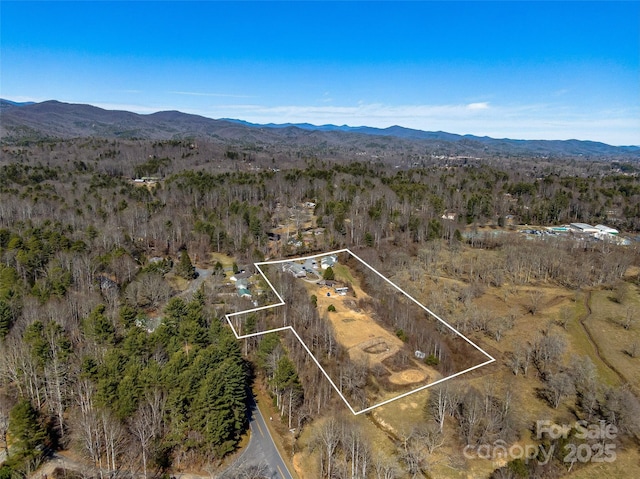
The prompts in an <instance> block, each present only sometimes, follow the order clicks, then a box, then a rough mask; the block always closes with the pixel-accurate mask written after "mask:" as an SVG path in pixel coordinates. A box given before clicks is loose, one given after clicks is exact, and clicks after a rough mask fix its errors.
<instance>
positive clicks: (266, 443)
mask: <svg viewBox="0 0 640 479" xmlns="http://www.w3.org/2000/svg"><path fill="white" fill-rule="evenodd" d="M249 427H250V428H251V437H250V439H249V445H248V446H247V448H246V449H245V450H244V452H243V453H242V454H241V455H240V457H239V458H238V459H237V460H236V461H235V462H234V463H233V464H232V465H231V466H230V467H229V469H227V470H226V471H225V472H224V473H223V474H222V475H221V476H220V477H221V479H232V478H237V477H243V475H244V474H243V473H244V472H246V471H248V469H250V468H259V469H261V470H262V472H263V475H265V476H266V477H269V478H270V479H293V476H292V475H291V473H290V472H289V469H287V466H286V464H285V462H284V460H283V459H282V456H281V455H280V452H278V449H277V448H276V445H275V443H274V442H273V437H271V433H270V432H269V428H268V427H267V424H266V422H265V418H264V417H263V416H262V413H261V412H260V409H258V406H257V405H256V403H255V400H253V399H252V401H251V410H250V418H249Z"/></svg>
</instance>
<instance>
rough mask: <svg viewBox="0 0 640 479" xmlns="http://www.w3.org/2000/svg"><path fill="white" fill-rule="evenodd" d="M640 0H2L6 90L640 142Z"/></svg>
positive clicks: (113, 102)
mask: <svg viewBox="0 0 640 479" xmlns="http://www.w3.org/2000/svg"><path fill="white" fill-rule="evenodd" d="M639 18H640V2H637V1H636V2H631V1H625V2H611V1H609V2H592V1H590V2H576V1H572V2H550V1H543V2H516V1H512V2H508V1H499V2H484V1H474V2H457V1H449V2H415V1H414V2H406V3H400V2H388V3H387V2H314V1H309V2H271V1H262V2H246V1H236V2H206V1H196V2H186V1H185V2H182V1H174V2H170V1H162V2H151V1H143V2H94V1H82V2H59V1H48V2H42V3H41V2H31V1H22V2H11V1H6V0H2V1H1V2H0V21H1V25H0V27H1V29H0V41H1V44H0V53H1V57H0V96H1V97H3V98H8V99H11V100H16V101H42V100H47V99H56V100H60V101H67V102H74V103H89V104H93V105H96V106H101V107H103V108H108V109H126V110H130V111H136V112H139V113H150V112H154V111H159V110H180V111H184V112H188V113H195V114H200V115H203V116H208V117H212V118H239V119H243V120H247V121H252V122H258V123H268V122H275V123H284V122H309V123H315V124H324V123H334V124H349V125H352V126H358V125H368V126H377V127H387V126H391V125H394V124H398V125H402V126H406V127H411V128H419V129H423V130H434V131H435V130H443V131H449V132H453V133H460V134H467V133H468V134H475V135H488V136H492V137H497V138H503V137H508V138H522V139H535V138H541V139H569V138H577V139H584V140H586V139H589V140H597V141H604V142H606V143H610V144H614V145H623V144H625V145H626V144H635V145H640V21H639Z"/></svg>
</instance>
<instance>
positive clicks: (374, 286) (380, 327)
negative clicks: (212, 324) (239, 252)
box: [226, 249, 495, 414]
mask: <svg viewBox="0 0 640 479" xmlns="http://www.w3.org/2000/svg"><path fill="white" fill-rule="evenodd" d="M255 267H256V271H257V272H258V274H259V275H261V277H262V278H261V280H264V281H265V282H266V285H267V286H268V287H269V288H270V289H271V291H269V292H268V293H267V294H266V295H264V296H263V297H261V298H256V299H255V300H254V301H253V305H254V307H253V308H251V309H246V310H242V311H238V312H236V313H231V314H228V315H227V316H226V318H227V321H228V323H229V325H230V326H231V328H232V330H233V332H234V334H235V336H236V337H237V338H238V339H242V338H248V337H252V336H259V335H262V334H267V333H271V332H276V331H285V330H288V331H291V332H292V333H293V334H294V335H295V337H296V338H297V339H298V340H299V341H300V343H301V344H302V346H303V347H304V349H305V350H306V352H307V353H308V354H309V355H310V356H311V358H312V360H313V361H314V362H315V364H316V365H317V366H318V367H319V368H320V370H321V372H322V373H323V375H324V376H325V377H326V378H327V380H329V382H330V383H331V385H332V386H333V387H334V388H335V390H336V391H337V392H338V394H339V395H340V397H341V398H342V400H343V401H344V402H345V404H346V405H347V407H348V408H349V409H350V410H351V412H352V413H353V414H362V413H364V412H367V411H370V410H372V409H374V408H376V407H379V406H382V405H384V404H387V403H389V402H391V401H395V400H397V399H400V398H403V397H406V396H408V395H409V394H413V393H415V392H417V391H421V390H423V389H425V388H428V387H430V386H433V385H435V384H438V383H441V382H443V381H446V380H447V379H451V378H453V377H456V376H459V375H461V374H464V373H466V372H469V371H472V370H475V369H477V368H480V367H482V366H484V365H487V364H489V363H492V362H494V361H495V359H494V358H493V357H491V356H490V355H489V354H488V353H487V352H485V351H484V350H483V349H481V348H480V347H479V346H477V345H476V344H474V343H473V342H472V341H470V340H469V339H468V338H466V337H465V336H464V335H462V334H461V333H460V332H458V331H456V330H455V329H454V328H453V327H452V326H450V325H449V324H448V323H447V322H445V321H444V320H443V319H441V318H440V317H438V316H437V315H436V314H434V313H433V312H432V311H430V310H429V309H428V308H427V307H426V306H424V305H422V304H421V303H419V302H418V301H417V300H415V299H414V298H413V297H412V296H410V295H409V294H407V293H406V292H405V291H403V290H402V289H401V288H399V287H398V286H396V285H395V284H393V283H392V282H391V281H390V280H389V279H387V278H386V277H384V276H383V275H382V274H381V273H379V272H378V271H377V270H376V269H374V268H373V267H371V266H370V265H369V264H368V263H367V262H365V261H363V260H362V259H361V258H359V257H358V256H357V255H355V254H354V253H352V252H351V251H350V250H348V249H344V250H339V251H333V252H329V253H323V254H319V255H313V256H305V257H299V258H290V259H286V260H278V261H266V262H262V263H255ZM329 267H330V268H331V271H332V272H333V274H330V275H327V274H325V273H326V270H327V269H328V268H329ZM249 318H250V321H249ZM243 333H245V334H243Z"/></svg>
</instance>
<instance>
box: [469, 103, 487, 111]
mask: <svg viewBox="0 0 640 479" xmlns="http://www.w3.org/2000/svg"><path fill="white" fill-rule="evenodd" d="M488 108H489V103H487V102H486V101H483V102H479V103H469V104H468V105H467V109H468V110H486V109H488Z"/></svg>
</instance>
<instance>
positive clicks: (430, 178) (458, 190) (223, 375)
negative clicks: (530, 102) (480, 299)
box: [0, 139, 640, 477]
mask: <svg viewBox="0 0 640 479" xmlns="http://www.w3.org/2000/svg"><path fill="white" fill-rule="evenodd" d="M218 150H219V151H218ZM218 150H216V149H215V148H210V149H208V147H207V145H204V144H199V145H198V147H197V148H196V147H195V146H194V145H193V144H192V143H191V142H184V141H176V142H156V143H151V142H144V141H131V142H124V141H106V140H100V139H89V140H83V141H69V142H59V143H42V144H35V145H31V146H24V147H9V146H4V147H3V150H2V158H1V160H0V394H2V398H1V399H2V401H0V409H1V410H0V425H3V424H11V428H13V429H12V430H10V431H9V436H10V437H11V438H12V444H13V446H14V448H15V449H12V450H11V455H10V457H11V460H10V463H9V467H12V468H15V469H16V470H20V471H22V472H23V473H27V472H29V471H30V470H32V469H33V467H35V465H37V461H38V458H39V457H41V452H42V451H43V450H46V449H43V446H46V447H47V448H64V447H72V448H75V449H76V450H78V451H82V452H83V453H84V454H85V455H86V457H87V458H88V459H89V460H90V461H91V462H92V463H93V464H94V465H95V467H96V471H97V472H96V475H97V474H100V473H106V472H108V471H113V470H116V469H132V470H136V468H137V470H144V471H145V472H146V470H162V469H164V468H167V467H169V465H170V464H169V462H173V463H174V464H181V463H190V462H191V463H194V462H204V461H210V462H215V461H216V460H218V459H220V457H222V456H223V455H224V454H226V453H228V452H229V451H231V450H233V448H234V447H235V445H236V443H237V440H238V437H239V435H240V434H241V432H242V431H243V430H244V428H245V426H246V398H247V385H248V384H249V382H250V374H249V368H248V366H247V364H246V363H245V360H244V359H243V355H242V354H241V350H240V345H241V344H240V343H238V342H237V341H235V340H234V339H233V336H232V334H231V333H230V331H229V329H228V328H226V327H224V326H223V325H222V324H221V321H220V317H221V316H222V314H223V313H225V312H228V311H232V310H234V309H236V308H237V306H238V305H237V304H236V301H239V299H238V298H235V296H234V295H233V294H232V295H231V296H229V294H228V292H224V291H223V288H222V283H223V279H224V271H222V269H221V268H218V269H217V270H216V273H215V274H213V275H212V279H211V282H210V283H211V285H210V287H209V289H206V290H200V291H199V292H197V293H195V294H192V295H191V296H193V298H190V297H189V296H188V295H187V296H184V297H183V296H180V297H177V296H176V291H175V290H174V288H173V286H172V283H170V282H169V281H168V279H167V278H168V276H169V275H171V274H172V275H176V276H180V277H182V278H183V279H184V281H186V282H188V281H191V280H192V279H193V277H194V276H196V274H195V271H194V266H193V265H194V264H202V263H203V262H206V261H207V260H208V258H209V255H210V253H211V252H212V251H213V252H221V253H228V254H230V255H231V256H233V257H234V258H235V259H236V261H237V263H238V264H240V265H248V264H250V263H252V262H253V261H258V260H263V259H264V258H266V257H274V256H286V255H288V254H295V253H306V252H311V251H314V252H315V251H323V250H327V249H334V248H338V247H343V246H349V247H351V248H356V249H358V251H361V252H362V255H363V256H364V255H368V256H367V258H366V259H367V261H368V262H369V264H372V265H374V266H375V267H376V268H377V269H378V270H379V271H381V272H383V273H384V274H386V275H388V276H389V277H393V276H394V274H396V273H397V271H399V270H402V271H408V274H409V275H410V276H411V275H414V274H415V275H416V276H415V277H418V275H417V272H418V270H425V271H427V272H428V273H429V274H432V275H434V276H437V271H439V270H441V271H444V273H446V274H447V275H448V276H449V277H452V278H455V279H456V280H459V281H460V283H461V284H462V285H463V286H457V287H456V288H451V289H450V291H449V294H444V295H443V294H440V293H436V292H434V293H433V294H432V296H431V297H430V300H432V301H431V303H430V304H432V305H433V307H434V310H435V311H436V312H441V313H443V314H446V315H447V317H448V318H451V320H452V322H454V323H455V324H456V326H457V327H458V329H460V330H462V331H463V332H465V333H467V332H472V333H473V332H484V333H486V334H487V335H489V336H491V337H492V338H496V339H497V340H499V337H500V334H501V333H502V332H503V330H504V329H505V328H507V327H508V323H509V321H510V319H509V318H502V319H504V323H505V324H506V326H505V325H502V326H499V325H498V326H496V324H497V322H493V323H489V322H487V321H486V318H484V317H483V316H482V315H481V314H478V313H477V312H476V311H475V310H474V307H473V303H472V299H473V298H474V297H476V296H477V295H479V294H480V293H481V291H482V289H483V288H487V287H493V286H500V285H502V284H505V283H510V284H514V285H523V284H532V283H535V282H537V281H540V282H543V281H552V282H555V283H557V284H561V285H563V286H568V287H571V288H574V289H578V288H581V287H585V286H593V285H599V284H610V283H613V282H615V281H617V280H619V279H620V278H621V277H622V276H623V275H624V273H625V271H626V270H627V268H628V266H630V265H631V264H637V256H636V253H634V251H635V250H634V248H633V247H629V248H626V249H620V248H617V247H615V246H613V245H609V244H605V243H577V242H571V241H566V242H562V241H558V242H557V243H553V244H551V243H550V242H545V241H529V240H525V239H517V238H514V237H513V235H509V239H508V240H507V239H505V238H506V236H505V237H500V236H496V235H486V234H484V233H478V232H477V231H475V230H474V229H475V227H476V226H478V225H482V224H491V225H502V224H507V223H508V222H522V223H531V224H535V223H541V224H560V223H566V222H570V221H585V222H590V223H601V222H606V223H607V224H611V225H612V226H617V227H619V228H621V229H622V230H627V231H639V230H640V188H638V185H637V176H636V174H637V168H635V166H633V165H626V164H615V165H614V164H608V163H597V162H594V163H581V164H578V163H576V162H561V163H557V164H551V163H545V164H539V165H532V164H530V163H525V162H519V161H517V160H509V161H506V160H505V161H504V162H502V163H498V162H496V161H486V162H484V163H480V162H466V161H457V162H452V163H451V164H449V165H441V164H436V163H435V162H434V161H431V162H426V163H425V162H423V163H419V164H418V165H417V166H416V167H414V168H410V169H407V168H392V167H389V166H387V165H385V164H383V163H382V162H378V161H376V162H375V163H364V162H351V163H340V162H334V163H329V162H323V161H320V160H317V159H311V158H309V157H308V156H307V155H304V154H301V153H300V152H295V151H291V152H288V153H287V154H282V155H281V156H278V157H277V159H276V158H269V159H268V161H265V162H263V163H261V164H259V165H257V166H256V165H255V164H250V163H251V161H252V159H254V158H255V157H256V155H255V154H254V153H255V152H252V151H250V150H248V149H247V150H246V151H243V150H242V149H241V148H236V149H234V150H228V151H229V154H226V152H227V149H218ZM305 158H306V159H305ZM294 162H295V163H296V164H297V166H296V167H293V168H284V167H283V168H281V171H280V170H279V168H280V167H281V166H283V165H287V164H289V165H291V164H293V163H294ZM302 163H304V167H302V165H301V164H302ZM623 167H624V168H623ZM137 176H158V177H162V178H163V180H162V181H160V182H154V183H134V182H133V181H132V179H133V178H135V177H137ZM305 203H312V204H313V205H314V206H312V207H305V208H313V211H312V212H313V214H314V216H315V224H311V225H310V226H309V225H305V224H304V223H305V222H304V221H302V220H301V221H299V222H298V219H297V215H298V214H299V213H300V211H301V209H302V208H303V207H302V206H301V205H304V204H305ZM443 216H444V218H443ZM291 217H294V218H295V222H296V229H297V231H296V232H295V234H294V233H292V234H291V236H292V237H293V239H295V240H297V241H299V242H300V243H299V244H300V245H299V246H296V245H295V244H291V243H287V242H286V241H284V240H283V241H281V242H280V243H277V244H276V243H273V242H270V241H269V235H270V233H271V232H272V229H273V228H276V227H278V226H279V223H280V221H281V220H282V219H283V218H284V220H287V219H288V218H291ZM300 217H302V215H300ZM445 218H447V219H445ZM305 229H313V230H314V233H315V232H316V231H317V232H319V233H320V234H313V235H312V239H311V240H308V241H303V239H304V238H306V236H304V235H303V233H305V231H304V230H305ZM463 233H464V234H463ZM467 247H471V248H479V249H480V248H481V249H483V250H491V253H492V254H491V255H490V256H483V258H482V259H481V260H478V259H477V257H475V259H474V257H473V256H472V257H471V260H466V259H463V256H462V255H461V254H460V251H461V250H462V249H463V248H467ZM550 248H553V251H554V254H553V255H550V254H549V249H550ZM287 281H289V278H288V277H286V278H284V277H283V279H282V283H283V286H284V287H288V288H291V289H293V288H295V285H294V284H293V283H292V284H288V283H287ZM292 294H293V295H300V296H305V295H306V293H304V292H300V291H298V292H296V291H292ZM305 297H306V296H305ZM533 299H534V298H532V303H533ZM532 307H535V304H532ZM381 314H384V315H386V313H381ZM532 314H533V313H532ZM400 319H401V318H400ZM261 321H263V322H265V324H266V323H267V322H274V321H276V322H278V323H279V324H285V325H288V324H295V326H296V329H297V330H298V329H299V330H300V331H302V332H303V333H304V334H306V335H307V336H306V337H308V338H309V340H308V341H306V343H307V344H309V345H311V347H312V349H313V351H314V354H316V355H317V357H318V358H321V359H322V360H323V361H325V364H326V365H327V368H329V369H331V368H333V369H331V370H332V373H335V377H339V378H342V379H344V381H343V385H344V387H345V390H344V392H345V394H347V395H348V396H349V397H350V399H351V400H353V401H355V403H356V404H357V403H358V400H359V398H360V399H361V398H362V391H363V389H362V388H363V386H365V384H364V383H363V382H362V375H361V374H359V370H358V368H357V365H353V364H351V363H350V362H349V361H348V359H347V357H346V355H345V353H344V351H341V350H340V346H339V344H338V343H337V341H336V339H335V337H334V336H333V332H332V331H331V327H330V324H329V322H328V321H327V320H326V319H323V318H322V317H321V315H320V313H319V312H318V311H317V310H316V308H315V307H314V305H313V304H312V303H311V302H310V301H300V302H297V303H295V304H289V305H288V306H287V307H285V308H282V309H281V310H280V311H279V312H278V313H273V315H272V316H268V315H267V316H264V317H262V316H260V315H257V316H256V317H255V318H253V319H252V320H251V321H248V322H247V327H248V328H249V329H251V328H257V327H258V326H260V322H261ZM389 327H390V328H398V329H404V330H406V331H407V332H410V333H415V331H413V330H412V329H411V328H412V322H411V321H405V322H404V323H402V324H401V321H400V320H399V321H398V322H396V323H394V324H390V325H389ZM412 337H413V336H412ZM242 346H243V347H244V348H245V349H244V352H245V353H249V357H252V358H255V359H256V362H257V364H258V365H259V366H260V368H261V371H263V372H264V375H265V377H266V380H267V384H268V385H269V388H270V390H271V392H272V394H273V396H274V398H275V403H276V406H277V407H278V409H279V411H280V412H281V414H282V415H283V416H285V417H286V418H287V420H288V422H289V424H290V426H296V427H298V426H300V425H302V424H304V423H305V422H308V421H309V420H310V419H311V418H314V417H318V416H320V415H322V412H324V411H325V410H326V407H327V405H331V404H333V403H336V402H338V401H339V399H338V398H337V395H334V394H333V393H332V387H331V385H330V384H329V383H328V382H327V381H326V380H325V379H324V378H323V376H322V374H321V372H320V371H319V370H318V368H317V367H315V365H314V364H313V363H312V362H311V361H310V359H309V357H308V354H307V353H306V351H305V350H304V349H303V348H302V346H301V345H300V343H299V342H298V341H297V340H296V339H295V338H294V337H293V336H291V335H284V336H283V337H281V338H279V339H277V338H276V339H273V338H270V337H265V338H263V339H262V340H259V339H253V340H249V341H246V342H245V343H244V344H242ZM440 351H442V352H441V358H442V359H444V358H445V356H446V354H448V353H447V351H446V350H444V349H440ZM445 365H446V361H444V362H443V365H442V366H441V367H445ZM521 369H522V366H520V365H519V366H518V368H516V370H521ZM561 373H563V371H556V377H557V374H561ZM541 374H542V373H541ZM549 377H551V376H549ZM560 378H561V379H562V376H560ZM549 381H551V379H549ZM554 381H556V382H558V383H560V382H562V381H560V380H554ZM551 384H555V383H553V382H551ZM549 387H551V386H549ZM549 394H551V396H550V397H552V398H553V397H555V396H553V393H552V392H551V393H549ZM563 397H564V396H563ZM470 398H471V396H470ZM472 399H473V398H472ZM470 400H471V399H470ZM474 401H475V399H474ZM474 404H475V403H474ZM363 405H364V404H363ZM474 407H475V406H474ZM8 418H12V419H11V420H9V419H8ZM5 419H7V420H5ZM0 433H2V435H0V438H2V437H6V435H7V427H5V426H3V427H2V428H0ZM341 434H342V433H341ZM424 434H426V433H424ZM340 441H341V442H340ZM418 442H419V441H418V440H417V439H415V438H406V441H405V444H404V446H403V448H404V450H405V452H406V451H410V450H412V448H415V447H417V446H416V444H417V443H418ZM339 444H342V445H345V446H344V447H343V446H340V447H343V452H342V454H343V455H342V459H343V461H342V462H343V464H342V466H340V468H342V469H344V468H345V467H347V464H352V463H353V461H354V460H357V462H358V466H357V467H358V468H361V467H365V468H367V469H368V470H369V471H371V470H372V469H370V467H371V465H372V463H371V462H367V464H368V466H363V463H362V462H361V461H362V460H364V458H365V457H364V456H363V455H362V454H365V453H364V452H363V453H362V454H360V453H354V452H348V450H347V448H346V444H347V436H344V437H343V438H341V439H339ZM363 447H365V448H366V447H368V446H363ZM363 451H364V449H363ZM358 454H360V455H358ZM138 457H140V458H141V460H140V461H138V459H137V458H138ZM327 460H328V459H327V458H325V459H323V461H324V462H323V463H322V466H321V470H322V471H324V472H323V474H329V471H328V468H329V467H330V466H329V464H328V463H327V462H326V461H327ZM409 460H410V458H409V456H407V460H406V461H405V462H404V464H405V467H409V466H407V464H409V462H407V461H409ZM383 466H384V465H382V466H381V467H383ZM331 467H333V466H331ZM336 467H337V466H336ZM385 467H386V466H385ZM389 467H390V468H391V469H393V470H395V469H396V465H393V466H389ZM383 469H384V467H383ZM389 477H393V476H389Z"/></svg>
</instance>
